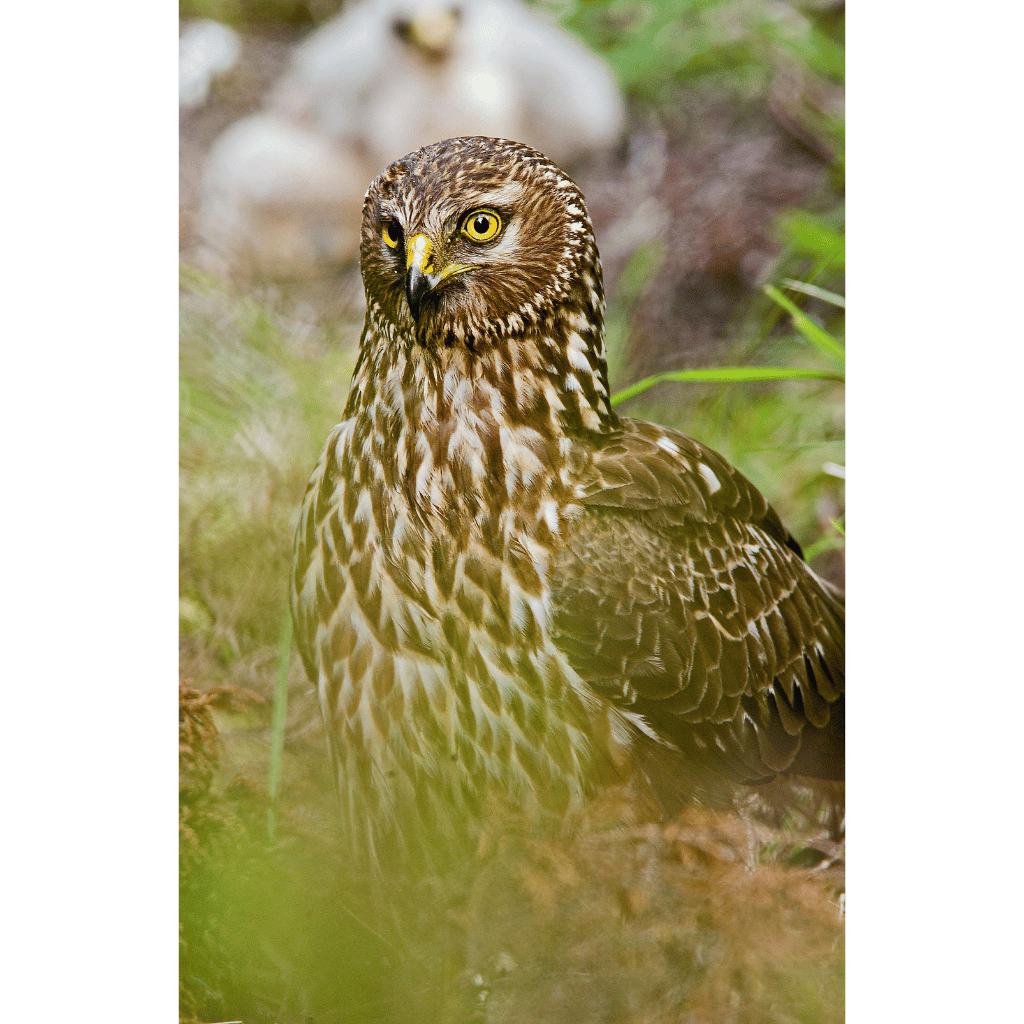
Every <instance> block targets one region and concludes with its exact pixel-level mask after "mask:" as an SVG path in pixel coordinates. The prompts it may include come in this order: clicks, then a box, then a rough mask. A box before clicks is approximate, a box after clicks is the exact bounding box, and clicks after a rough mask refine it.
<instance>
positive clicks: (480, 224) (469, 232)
mask: <svg viewBox="0 0 1024 1024" xmlns="http://www.w3.org/2000/svg"><path fill="white" fill-rule="evenodd" d="M500 230H501V218H500V217H499V216H498V214H497V213H496V212H495V211H494V210H488V209H486V208H481V209H479V210H471V211H470V212H469V213H467V214H466V216H465V217H463V218H462V228H461V231H462V233H463V234H464V235H465V236H466V237H467V238H468V239H469V240H470V241H471V242H489V241H490V240H491V239H492V238H494V236H495V235H496V234H497V233H498V232H499V231H500Z"/></svg>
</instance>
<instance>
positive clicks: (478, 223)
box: [473, 213, 491, 235]
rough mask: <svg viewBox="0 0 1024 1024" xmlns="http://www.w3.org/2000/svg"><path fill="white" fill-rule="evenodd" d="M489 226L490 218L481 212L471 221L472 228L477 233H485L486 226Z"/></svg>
mask: <svg viewBox="0 0 1024 1024" xmlns="http://www.w3.org/2000/svg"><path fill="white" fill-rule="evenodd" d="M490 226H491V218H490V217H485V216H484V215H483V214H482V213H481V214H480V216H479V217H477V218H476V220H474V221H473V230H474V231H475V232H476V233H477V234H478V235H486V234H487V230H488V228H490Z"/></svg>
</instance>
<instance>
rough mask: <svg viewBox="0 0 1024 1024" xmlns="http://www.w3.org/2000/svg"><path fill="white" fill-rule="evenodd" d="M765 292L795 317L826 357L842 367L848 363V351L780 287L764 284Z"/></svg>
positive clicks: (804, 335)
mask: <svg viewBox="0 0 1024 1024" xmlns="http://www.w3.org/2000/svg"><path fill="white" fill-rule="evenodd" d="M764 290H765V293H766V294H767V295H769V296H770V297H771V298H772V299H774V300H775V301H776V302H777V303H778V304H779V305H780V306H781V307H782V308H783V309H784V310H785V311H786V312H787V313H789V315H790V316H791V317H792V318H793V324H794V326H795V327H796V329H797V330H798V331H799V332H800V333H801V335H803V337H804V338H805V339H806V340H807V342H808V343H809V344H810V345H811V346H813V347H814V348H816V349H817V350H818V351H819V352H820V353H821V354H822V355H823V356H825V358H826V359H828V360H829V361H830V362H833V363H835V364H836V366H838V367H839V368H840V369H841V368H842V367H843V366H845V365H846V353H845V352H844V351H843V347H842V345H840V344H839V343H838V342H837V341H836V340H835V338H833V337H832V335H831V334H829V333H828V331H826V330H823V329H822V328H821V327H819V326H818V325H817V324H816V323H815V322H814V321H813V320H812V319H811V318H810V317H809V316H807V314H806V313H804V311H803V310H802V309H800V307H799V306H797V305H796V303H795V302H793V301H791V300H790V299H788V298H786V296H785V295H783V294H782V292H780V291H779V289H778V288H775V287H774V286H772V285H770V284H766V285H765V286H764Z"/></svg>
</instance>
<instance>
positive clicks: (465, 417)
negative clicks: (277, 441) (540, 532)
mask: <svg viewBox="0 0 1024 1024" xmlns="http://www.w3.org/2000/svg"><path fill="white" fill-rule="evenodd" d="M346 419H351V420H352V421H353V442H354V444H355V446H356V450H361V451H362V452H364V453H365V454H366V456H367V457H368V458H369V459H370V460H372V461H373V463H375V464H376V465H377V466H378V467H380V470H381V471H382V480H381V482H382V485H383V487H384V488H385V489H386V490H389V491H392V493H394V494H397V493H403V494H404V495H405V497H406V498H407V500H408V501H409V504H410V505H411V506H412V507H413V508H416V509H419V510H420V511H421V513H423V514H432V515H436V516H440V517H442V518H443V517H445V516H446V515H448V514H449V513H450V512H451V511H452V510H453V509H454V508H459V509H461V510H462V511H463V512H466V513H469V515H470V516H479V515H481V514H485V513H487V512H488V511H495V510H497V511H499V512H500V510H501V509H505V508H510V509H515V510H521V511H522V512H523V513H524V514H525V516H526V519H525V520H524V524H523V525H524V526H526V525H528V526H529V528H530V529H529V532H532V528H533V527H534V526H536V524H538V523H544V522H545V520H549V521H550V522H551V525H554V522H555V520H554V518H553V517H554V514H555V513H554V512H553V511H552V510H551V509H550V508H541V507H540V506H541V504H542V503H543V502H550V501H551V499H552V496H554V497H555V501H556V503H558V504H563V503H566V502H569V501H571V500H572V496H571V491H572V482H573V478H574V477H575V476H576V474H577V472H578V470H579V468H580V467H577V466H575V465H574V463H573V456H572V453H573V452H574V451H575V450H577V446H576V445H575V443H574V442H575V441H576V440H577V439H579V438H580V437H581V436H582V435H601V434H607V433H609V432H611V431H613V430H615V429H616V427H617V425H618V420H617V417H616V416H615V414H614V412H613V411H612V409H611V406H610V403H609V400H608V380H607V370H606V366H605V361H604V343H603V337H602V332H601V328H600V326H596V327H595V326H591V324H589V323H588V322H586V321H585V320H584V318H583V317H576V318H572V317H569V316H565V317H562V318H559V319H558V320H553V321H551V322H549V323H547V324H544V325H542V326H541V328H540V329H539V330H536V331H533V332H525V333H523V334H521V335H518V336H516V337H514V338H507V339H502V340H501V341H500V343H497V344H492V345H489V346H487V347H484V348H482V349H480V350H477V351H473V350H471V349H469V348H467V347H465V346H461V345H459V346H452V347H451V348H441V349H432V348H424V347H422V346H420V345H418V344H416V343H415V341H413V340H412V339H410V338H404V337H402V336H401V334H399V333H398V332H397V331H395V329H394V328H393V327H391V326H390V325H389V324H387V323H378V322H376V319H375V318H374V317H373V316H372V315H370V316H368V317H367V323H366V327H365V329H364V332H363V338H362V343H361V350H360V355H359V360H358V362H357V364H356V369H355V373H354V374H353V381H352V391H351V393H350V396H349V400H348V405H347V406H346ZM492 525H494V524H492ZM507 526H508V524H506V528H503V529H502V533H503V534H504V535H505V536H506V538H507V537H508V536H509V531H508V529H507ZM513 532H514V533H518V532H519V531H518V530H515V531H513Z"/></svg>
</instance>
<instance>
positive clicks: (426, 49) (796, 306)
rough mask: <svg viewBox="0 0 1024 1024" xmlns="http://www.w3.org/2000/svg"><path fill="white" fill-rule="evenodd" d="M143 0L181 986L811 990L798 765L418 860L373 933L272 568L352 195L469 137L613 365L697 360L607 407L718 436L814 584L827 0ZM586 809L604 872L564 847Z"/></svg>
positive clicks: (613, 996)
mask: <svg viewBox="0 0 1024 1024" xmlns="http://www.w3.org/2000/svg"><path fill="white" fill-rule="evenodd" d="M179 10H180V68H179V71H180V108H179V111H180V113H179V127H180V161H179V182H180V225H181V226H180V234H179V244H180V257H181V259H180V267H181V287H180V295H181V356H180V370H181V443H180V456H181V469H180V486H181V497H180V527H181V547H180V549H181V565H180V586H181V598H180V626H181V633H180V635H181V678H182V680H183V681H184V682H183V687H182V694H181V719H180V724H181V751H182V783H181V786H182V788H181V802H180V811H181V829H180V835H181V851H182V852H181V871H182V877H181V883H182V890H181V891H182V931H181V999H182V1003H181V1015H182V1018H183V1019H186V1020H191V1021H200V1020H203V1021H214V1020H236V1019H241V1018H242V1017H243V1016H244V1019H245V1020H246V1021H247V1022H251V1021H262V1020H267V1021H270V1020H275V1021H292V1020H294V1021H303V1022H305V1021H324V1022H326V1021H364V1020H379V1021H405V1020H452V1021H456V1020H471V1019H472V1020H489V1021H499V1020H501V1021H504V1020H509V1021H512V1020H525V1019H530V1020H533V1021H553V1022H554V1021H562V1020H565V1021H568V1020H591V1019H594V1020H615V1021H618V1020H622V1021H637V1022H639V1021H655V1020H657V1021H663V1020H664V1021H675V1020H679V1021H683V1020H686V1021H709V1022H710V1021H716V1022H717V1021H723V1020H730V1021H742V1022H747V1021H751V1022H752V1021H758V1022H760V1021H780V1022H781V1021H797V1020H799V1021H804V1020H806V1021H832V1020H840V1019H842V1008H843V991H842V945H841V942H842V927H841V921H840V918H839V914H838V912H837V908H838V907H839V905H840V899H841V895H840V894H841V893H842V891H843V872H842V864H843V857H842V843H841V829H840V828H839V826H838V825H837V821H836V815H837V810H836V802H835V801H834V800H831V799H830V798H828V795H826V796H824V797H823V796H822V794H820V793H818V794H815V793H803V792H801V793H797V794H796V798H794V794H793V792H792V791H790V792H787V793H786V794H781V795H777V796H778V799H774V798H773V797H772V795H771V794H768V795H763V794H762V795H759V796H758V797H756V798H751V800H750V801H749V802H748V804H747V805H745V806H744V807H740V808H737V809H736V810H735V811H734V812H731V813H729V814H721V815H718V814H717V813H713V812H711V811H709V810H708V811H700V812H699V813H698V811H697V810H693V811H692V812H690V813H691V817H689V818H684V819H681V820H678V821H676V822H674V823H673V824H672V826H671V828H674V829H675V831H671V829H670V828H668V827H666V828H664V829H662V828H660V827H659V829H658V830H656V831H655V832H652V831H651V828H652V825H651V823H650V822H647V821H644V820H641V819H640V818H638V817H637V814H638V811H637V810H636V808H626V807H623V806H619V805H615V804H611V805H608V806H605V807H602V808H598V809H596V810H595V811H594V820H593V822H592V823H591V824H592V826H593V827H592V829H588V828H584V829H583V830H582V832H581V838H580V839H579V841H578V842H577V844H576V845H575V846H574V847H573V849H572V850H570V851H565V850H562V851H559V852H558V853H557V856H556V855H555V853H553V852H551V851H547V852H545V853H544V856H543V857H538V855H537V854H536V851H534V852H533V853H532V854H531V855H530V856H528V857H527V856H525V855H523V856H520V857H518V859H517V858H506V859H505V860H504V861H502V864H503V865H504V866H503V867H502V869H501V870H497V869H496V870H495V871H494V872H492V874H491V875H490V876H489V877H488V879H485V880H484V881H482V882H481V881H480V879H479V878H478V879H477V880H476V881H475V882H474V883H473V885H474V886H476V888H475V889H473V893H475V895H474V897H473V899H476V901H477V902H476V903H474V902H473V899H470V898H469V897H467V896H466V893H465V892H464V891H463V890H461V889H460V888H459V884H457V883H456V882H454V881H453V882H451V883H450V885H449V884H445V885H437V886H435V887H434V888H433V889H432V890H431V891H430V892H429V893H424V892H420V893H419V894H418V896H417V898H418V899H419V900H420V903H421V906H424V907H428V906H429V907H431V908H433V911H435V912H433V913H430V914H426V916H425V920H426V921H427V922H428V923H427V924H424V925H423V927H424V928H425V929H426V930H427V932H428V933H429V934H430V935H431V936H432V938H431V941H430V942H424V943H421V944H417V943H416V942H411V943H409V942H401V941H399V940H397V939H396V938H395V936H394V934H392V932H390V931H389V930H388V926H387V923H386V922H382V921H380V920H378V918H377V917H376V916H375V914H376V911H375V909H374V908H373V907H371V906H367V905H364V903H363V901H364V899H365V887H361V886H360V884H359V881H358V879H354V878H353V877H352V875H351V873H350V872H349V871H348V870H347V866H346V865H345V864H344V863H339V861H338V859H337V854H336V850H337V844H336V842H335V841H334V840H335V839H336V836H335V835H334V833H333V830H334V828H335V823H334V819H333V803H332V801H333V799H334V797H333V781H332V780H331V778H330V777H329V773H328V771H327V763H326V754H325V747H324V740H323V736H322V731H321V727H320V722H319V715H318V711H317V709H316V704H315V699H314V697H313V695H312V692H311V690H310V685H309V683H308V681H307V680H306V678H305V675H304V672H303V670H302V667H301V665H300V664H299V662H298V659H297V656H296V655H295V654H294V653H293V652H291V650H290V639H289V634H288V632H287V605H286V583H287V578H288V566H289V563H290V550H291V535H292V530H293V527H294V521H295V516H296V512H297V508H298V503H299V501H300V499H301V496H302V492H303V489H304V487H305V483H306V480H307V479H308V477H309V474H310V472H311V470H312V468H313V466H314V464H315V462H316V460H317V457H318V455H319V452H320V448H321V446H322V444H323V442H324V440H325V438H326V436H327V433H328V432H329V430H330V428H331V426H333V424H334V423H335V422H336V421H337V420H338V418H339V417H340V413H341V409H342V406H343V404H344V400H345V396H346V393H347V390H348V381H349V376H350V373H351V368H352V365H353V362H354V358H355V346H356V344H357V342H358V337H359V332H360V329H361V327H362V318H363V309H364V300H363V294H362V285H361V281H360V278H359V270H358V262H357V251H356V248H357V232H358V225H359V218H360V213H361V202H362V196H363V193H364V192H365V189H366V187H367V185H368V184H369V182H370V181H371V180H372V178H373V177H374V176H375V175H376V174H377V173H379V171H380V170H382V169H383V168H384V166H386V164H387V163H389V162H390V161H391V160H393V159H395V158H397V157H399V156H402V155H403V154H404V153H406V152H409V151H410V150H412V149H414V148H416V147H418V146H420V145H422V144H425V143H428V142H433V141H436V140H437V139H439V138H444V137H449V136H452V135H458V134H486V135H501V136H505V137H511V138H515V139H518V140H520V141H524V142H528V143H531V144H533V145H535V146H537V147H538V148H540V149H541V150H543V151H544V152H546V153H547V154H548V155H549V156H550V157H552V158H553V159H555V160H556V161H558V162H560V163H561V164H562V166H564V167H565V169H566V170H567V171H569V173H570V174H571V175H572V176H573V177H574V178H575V180H576V181H577V182H578V183H579V184H580V186H581V187H582V189H583V191H584V194H585V195H586V197H587V202H588V206H589V209H590V213H591V217H592V219H593V222H594V225H595V229H596V231H597V236H598V244H599V247H600V251H601V255H602V260H603V264H604V270H605V278H606V290H607V294H608V317H607V323H608V343H609V353H610V372H611V376H612V385H613V390H616V389H623V388H625V387H627V386H629V385H632V384H636V383H638V382H642V381H648V380H649V378H651V377H652V376H656V375H661V376H662V377H663V376H664V375H671V374H675V375H677V376H683V377H684V378H685V375H686V374H690V375H691V377H692V375H693V371H698V370H712V369H716V368H721V369H722V373H721V374H720V376H721V378H722V379H723V380H725V381H727V382H725V383H723V382H707V381H704V382H701V381H695V380H692V379H689V380H686V379H683V380H681V381H680V380H671V381H664V380H662V381H661V383H657V384H656V385H655V386H652V387H647V388H644V389H642V390H639V391H638V393H637V395H636V397H633V398H631V399H630V400H629V401H627V402H624V403H623V404H622V405H621V406H620V408H619V411H620V412H621V413H623V414H626V415H633V416H639V417H643V418H648V419H653V420H657V421H659V422H663V423H667V424H670V425H672V426H675V427H677V428H679V429H681V430H683V431H685V432H686V433H689V434H692V435H694V436H696V437H698V438H700V439H701V440H703V441H705V442H706V443H708V444H710V445H711V446H712V447H714V448H716V449H718V450H719V451H721V452H722V453H723V454H724V455H726V457H728V458H729V459H730V460H731V461H732V462H734V463H735V464H736V465H737V466H739V468H740V469H741V470H742V471H743V472H744V473H745V474H746V475H747V476H749V477H750V478H751V479H752V480H753V481H754V483H755V484H756V485H757V486H758V487H759V488H760V489H761V490H762V491H763V492H764V493H765V494H766V495H767V496H768V498H769V500H770V501H771V502H772V503H773V504H774V505H775V507H776V508H777V509H778V510H779V512H780V514H781V515H782V518H783V519H784V521H785V522H786V523H787V525H788V526H789V527H790V529H791V530H792V531H793V533H794V534H795V535H796V537H797V538H798V540H799V541H800V542H801V543H802V544H803V545H804V547H805V549H806V550H807V552H808V555H809V557H810V558H811V559H812V563H813V564H814V566H815V568H816V569H817V570H818V571H819V572H821V573H822V574H823V575H826V576H828V577H829V578H831V579H832V580H833V581H834V582H836V583H838V584H839V585H842V584H843V579H844V569H843V566H844V561H843V535H844V518H843V517H844V497H843V494H844V479H845V470H844V466H845V457H844V396H843V385H842V382H841V379H842V344H843V338H844V322H845V318H844V310H845V300H844V299H843V296H844V294H845V287H844V266H845V256H844V107H843V102H844V96H843V83H844V26H845V9H844V5H843V3H841V2H840V3H837V2H834V0H779V2H772V3H769V2H764V0H761V2H755V0H613V2H604V0H593V2H589V0H566V2H558V0H546V2H536V3H519V2H514V0H461V2H458V3H447V2H440V3H435V2H431V0H361V2H357V0H353V2H350V3H345V4H344V5H342V4H339V3H337V2H335V0H184V2H182V3H181V4H180V8H179ZM751 367H773V368H777V369H778V371H779V372H778V374H776V376H778V377H780V378H782V379H779V380H773V381H770V382H753V383H751V382H744V381H743V380H742V376H743V374H742V373H741V372H739V371H742V370H744V369H748V368H751ZM805 370H811V371H817V372H818V373H821V374H823V375H825V378H824V379H800V378H799V377H798V373H799V372H800V371H805ZM787 373H789V374H790V375H791V376H793V377H795V378H796V379H785V377H786V375H787ZM794 807H795V809H794ZM610 818H611V819H613V820H614V821H615V822H616V829H617V830H616V832H615V837H616V838H615V840H614V843H615V844H619V845H618V846H616V850H617V852H618V854H619V856H618V859H617V861H616V864H617V868H616V871H615V872H608V871H604V870H603V869H599V865H598V863H597V861H595V860H594V855H593V851H592V849H591V847H589V846H588V845H587V842H588V836H590V837H592V836H593V834H594V833H595V832H597V833H602V830H606V829H607V824H608V821H609V820H610ZM556 862H557V870H556V869H555V868H554V867H552V865H553V864H555V863H556ZM600 863H601V864H604V863H605V862H604V861H601V862H600ZM510 864H513V865H515V868H514V870H513V868H512V867H509V866H508V865H510ZM466 884H467V885H468V884H469V883H466ZM524 893H527V894H528V895H524ZM526 906H528V908H529V910H528V913H527V912H526V911H524V909H523V908H524V907H526ZM481 907H485V908H486V912H485V911H484V910H482V909H481ZM495 907H500V908H501V910H500V912H499V911H496V910H495ZM439 908H440V909H439ZM524 915H525V916H527V917H528V918H529V919H530V920H531V921H532V922H534V923H536V922H542V924H540V925H537V926H536V927H532V928H531V929H529V930H528V933H524V930H523V928H522V921H523V918H524ZM439 918H441V919H444V920H445V921H446V922H447V923H446V925H445V928H447V929H448V930H447V931H445V930H444V929H441V931H440V932H439V931H438V930H437V928H436V922H437V920H438V919H439ZM416 927H417V925H413V924H410V923H409V922H408V921H407V922H405V924H404V928H405V931H404V933H403V934H408V933H409V931H410V929H411V930H412V931H413V932H415V929H416ZM399 931H401V929H399ZM442 933H443V934H442ZM595 934H600V935H602V936H604V937H605V940H607V941H605V944H604V945H600V944H596V943H595V940H594V938H593V936H594V935H595ZM608 936H617V937H618V938H617V939H616V940H615V943H617V944H615V943H613V945H612V947H609V946H608V944H607V942H608V941H611V940H610V939H608ZM435 940H436V941H435ZM602 941H604V940H602ZM555 965H560V966H555ZM478 979H479V984H478V983H477V980H478ZM581 979H584V980H583V981H581ZM584 981H585V984H584ZM580 986H582V987H580ZM481 994H483V995H482V996H481ZM503 999H504V1000H505V1001H504V1002H503ZM527 1005H528V1006H529V1012H528V1013H524V1011H523V1007H524V1006H527ZM467 1006H468V1007H469V1008H468V1009H467ZM517 1007H518V1009H517ZM482 1008H483V1009H482ZM474 1013H475V1014H477V1016H473V1014H474ZM480 1014H484V1015H483V1016H480Z"/></svg>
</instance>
